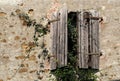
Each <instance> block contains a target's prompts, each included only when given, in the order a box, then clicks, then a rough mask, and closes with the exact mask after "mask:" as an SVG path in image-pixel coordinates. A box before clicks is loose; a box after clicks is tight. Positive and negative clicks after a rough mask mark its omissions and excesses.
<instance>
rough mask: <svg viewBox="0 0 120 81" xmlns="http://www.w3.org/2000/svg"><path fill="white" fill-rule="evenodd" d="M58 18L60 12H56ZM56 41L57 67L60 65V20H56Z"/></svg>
mask: <svg viewBox="0 0 120 81" xmlns="http://www.w3.org/2000/svg"><path fill="white" fill-rule="evenodd" d="M58 18H60V13H59V12H58ZM56 41H57V44H56V45H57V67H60V63H61V58H60V57H61V55H60V21H58V25H57V36H56Z"/></svg>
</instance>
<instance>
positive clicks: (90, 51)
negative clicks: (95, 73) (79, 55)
mask: <svg viewBox="0 0 120 81" xmlns="http://www.w3.org/2000/svg"><path fill="white" fill-rule="evenodd" d="M89 17H92V14H91V13H90V12H89ZM88 31H89V35H88V45H89V47H88V48H89V53H93V42H92V38H93V34H92V33H93V32H92V31H93V27H92V20H91V19H89V27H88ZM91 56H92V55H89V58H88V67H90V68H91V66H92V60H91Z"/></svg>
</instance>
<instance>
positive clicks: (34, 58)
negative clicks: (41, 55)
mask: <svg viewBox="0 0 120 81" xmlns="http://www.w3.org/2000/svg"><path fill="white" fill-rule="evenodd" d="M28 59H29V60H31V61H35V60H36V56H35V55H31V56H30V57H29V58H28Z"/></svg>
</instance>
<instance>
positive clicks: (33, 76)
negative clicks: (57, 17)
mask: <svg viewBox="0 0 120 81" xmlns="http://www.w3.org/2000/svg"><path fill="white" fill-rule="evenodd" d="M64 3H66V4H67V6H68V10H69V11H77V10H83V9H95V10H98V11H99V13H100V16H101V17H103V18H104V21H103V22H101V27H100V45H101V51H102V52H103V56H102V57H101V59H100V72H98V73H97V74H98V75H99V76H100V79H99V80H101V81H112V80H113V81H114V80H120V75H119V74H120V71H119V69H120V41H119V40H120V27H119V26H120V14H119V13H120V0H91V1H90V0H58V1H57V0H0V81H28V80H29V81H49V78H50V77H51V75H50V74H49V64H48V62H47V60H43V59H42V58H40V59H39V58H38V55H39V54H41V51H42V49H41V48H39V47H35V49H34V50H33V51H32V52H31V53H30V57H29V58H28V59H26V60H25V61H24V63H23V66H22V67H21V68H20V70H19V71H18V72H17V73H16V74H15V72H16V70H17V68H19V65H20V64H21V62H22V60H23V59H24V56H25V55H26V54H27V53H26V50H27V49H28V48H29V46H30V45H31V43H32V42H33V38H32V36H33V34H34V29H33V28H29V27H26V26H23V25H22V22H21V21H20V19H19V17H18V16H17V14H16V12H15V11H16V10H17V9H19V10H21V11H22V12H25V13H28V11H29V10H30V9H33V12H32V13H28V14H29V15H30V17H31V18H33V19H36V20H37V21H38V22H39V20H40V18H41V17H45V16H46V15H47V17H50V13H52V12H54V11H55V10H56V9H57V8H58V7H60V5H61V6H62V5H63V4H64ZM44 39H45V40H44V41H45V44H46V47H47V49H48V50H50V44H49V42H50V40H49V34H48V35H46V36H45V38H44ZM39 40H40V42H43V38H41V39H39ZM40 63H44V66H45V68H40ZM37 71H44V72H43V73H42V74H40V75H39V72H38V73H37ZM14 74H15V76H14V77H12V76H13V75H14ZM11 77H12V78H11ZM51 81H53V80H51Z"/></svg>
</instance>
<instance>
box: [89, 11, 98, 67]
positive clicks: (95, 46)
mask: <svg viewBox="0 0 120 81" xmlns="http://www.w3.org/2000/svg"><path fill="white" fill-rule="evenodd" d="M91 13H92V16H93V17H98V16H99V15H98V13H97V12H96V11H91ZM91 25H92V52H93V53H99V20H91ZM91 60H92V65H91V67H92V68H93V69H99V54H97V55H92V56H91Z"/></svg>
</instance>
